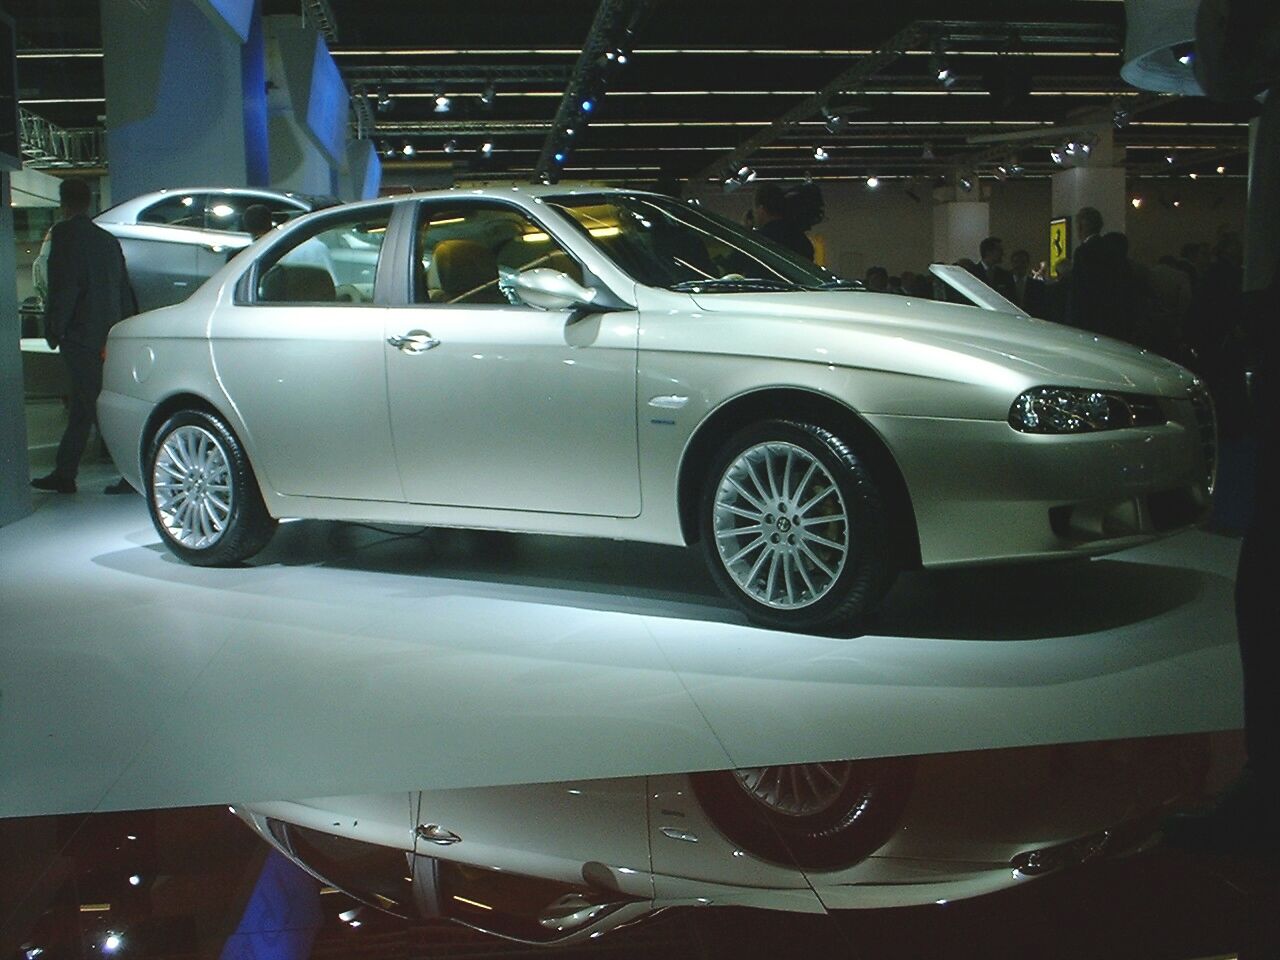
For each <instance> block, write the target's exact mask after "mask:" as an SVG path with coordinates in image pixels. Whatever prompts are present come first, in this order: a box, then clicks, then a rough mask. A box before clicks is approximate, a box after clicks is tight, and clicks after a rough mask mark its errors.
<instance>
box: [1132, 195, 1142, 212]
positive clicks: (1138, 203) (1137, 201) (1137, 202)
mask: <svg viewBox="0 0 1280 960" xmlns="http://www.w3.org/2000/svg"><path fill="white" fill-rule="evenodd" d="M1129 206H1131V207H1133V209H1135V210H1141V209H1142V198H1141V197H1134V198H1133V199H1132V200H1130V201H1129Z"/></svg>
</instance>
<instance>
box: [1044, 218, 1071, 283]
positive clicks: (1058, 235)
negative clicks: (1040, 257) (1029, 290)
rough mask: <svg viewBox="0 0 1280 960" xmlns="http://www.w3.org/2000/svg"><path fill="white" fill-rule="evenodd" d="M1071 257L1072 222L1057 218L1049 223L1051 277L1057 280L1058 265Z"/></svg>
mask: <svg viewBox="0 0 1280 960" xmlns="http://www.w3.org/2000/svg"><path fill="white" fill-rule="evenodd" d="M1069 256H1071V221H1070V220H1068V219H1067V218H1066V217H1057V218H1056V219H1053V220H1050V221H1049V276H1050V277H1053V278H1055V279H1056V278H1057V276H1058V265H1059V264H1061V263H1062V261H1063V260H1066V259H1067V258H1068V257H1069Z"/></svg>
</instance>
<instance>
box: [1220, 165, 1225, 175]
mask: <svg viewBox="0 0 1280 960" xmlns="http://www.w3.org/2000/svg"><path fill="white" fill-rule="evenodd" d="M1226 172H1227V168H1226V167H1224V166H1222V165H1219V166H1218V173H1220V174H1222V173H1226Z"/></svg>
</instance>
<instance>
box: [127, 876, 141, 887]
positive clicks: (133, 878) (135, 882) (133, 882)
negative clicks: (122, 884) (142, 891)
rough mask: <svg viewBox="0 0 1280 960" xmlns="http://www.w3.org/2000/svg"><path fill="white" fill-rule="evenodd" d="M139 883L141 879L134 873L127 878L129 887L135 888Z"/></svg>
mask: <svg viewBox="0 0 1280 960" xmlns="http://www.w3.org/2000/svg"><path fill="white" fill-rule="evenodd" d="M140 883H142V878H141V877H140V876H138V875H137V874H136V873H135V874H133V876H131V877H130V878H129V886H131V887H136V886H137V885H138V884H140Z"/></svg>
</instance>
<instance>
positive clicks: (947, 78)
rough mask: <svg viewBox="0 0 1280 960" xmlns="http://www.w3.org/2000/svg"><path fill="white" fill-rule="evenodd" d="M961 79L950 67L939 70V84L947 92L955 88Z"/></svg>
mask: <svg viewBox="0 0 1280 960" xmlns="http://www.w3.org/2000/svg"><path fill="white" fill-rule="evenodd" d="M959 79H960V78H959V77H957V76H956V75H955V73H954V72H953V71H952V69H951V68H950V67H947V66H943V67H941V68H939V70H938V82H939V83H940V84H942V86H943V87H944V88H945V89H947V90H950V89H951V88H952V87H954V86H955V85H956V81H957V80H959Z"/></svg>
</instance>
